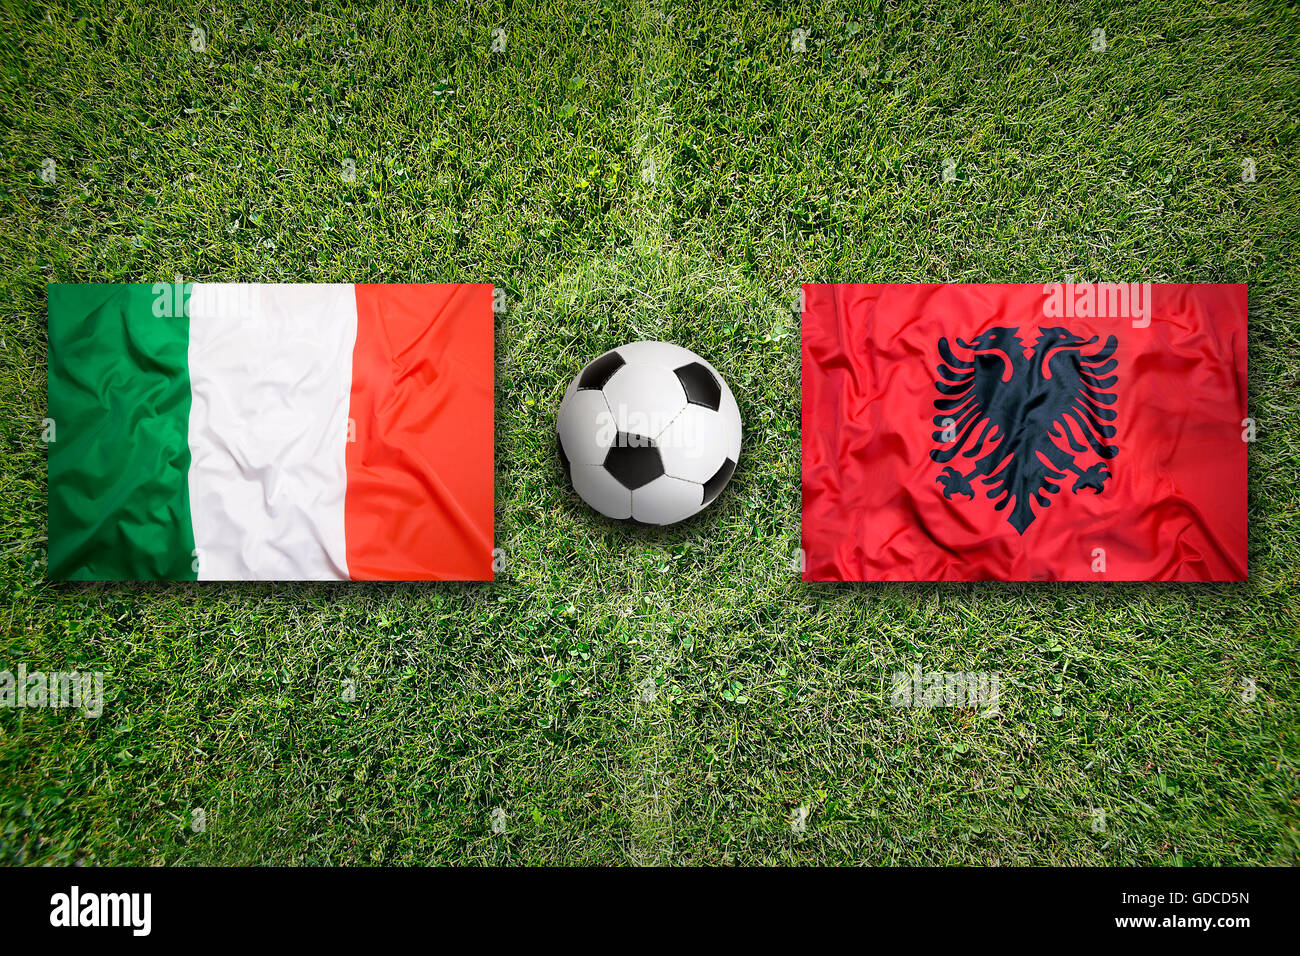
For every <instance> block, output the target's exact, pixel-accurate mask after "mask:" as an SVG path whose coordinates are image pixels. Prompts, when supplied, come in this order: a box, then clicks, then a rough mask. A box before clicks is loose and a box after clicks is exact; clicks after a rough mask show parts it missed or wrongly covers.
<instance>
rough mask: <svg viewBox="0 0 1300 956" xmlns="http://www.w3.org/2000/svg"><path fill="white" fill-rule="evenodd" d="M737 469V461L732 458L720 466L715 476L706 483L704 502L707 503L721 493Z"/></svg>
mask: <svg viewBox="0 0 1300 956" xmlns="http://www.w3.org/2000/svg"><path fill="white" fill-rule="evenodd" d="M735 470H736V463H735V462H734V461H732V460H731V459H730V458H728V459H727V460H726V461H724V462H723V463H722V464H721V465H719V466H718V470H717V471H715V472H714V473H713V477H712V478H710V479H709V480H708V481H706V482H705V483H704V503H705V504H706V505H707V504H708V503H709V502H710V501H712V500H713V499H714V498H716V497H718V495H719V494H721V492H722V489H723V488H724V487H726V484H727V482H728V481H730V480H731V475H732V473H733V472H735Z"/></svg>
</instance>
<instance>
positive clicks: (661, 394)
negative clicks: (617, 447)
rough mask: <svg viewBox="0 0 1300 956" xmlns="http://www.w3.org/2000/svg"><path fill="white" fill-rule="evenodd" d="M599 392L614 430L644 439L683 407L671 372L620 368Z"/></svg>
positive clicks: (683, 398)
mask: <svg viewBox="0 0 1300 956" xmlns="http://www.w3.org/2000/svg"><path fill="white" fill-rule="evenodd" d="M619 354H620V355H621V354H622V352H621V351H620V352H619ZM602 391H603V392H604V393H605V401H606V402H608V403H609V410H610V412H612V413H613V415H614V421H615V422H617V423H618V430H619V431H621V432H629V433H631V434H635V435H641V436H643V437H645V438H653V437H654V436H655V435H657V434H658V433H659V432H661V431H663V430H664V429H665V428H667V427H668V425H669V424H670V423H671V422H672V420H673V419H674V418H676V417H677V414H678V413H679V412H680V411H681V410H682V409H683V408H685V407H686V392H685V391H684V390H683V389H682V383H681V382H680V381H678V379H677V376H676V375H674V374H673V372H672V369H667V368H662V367H653V366H649V365H624V366H623V367H622V368H620V369H619V370H618V371H617V372H615V373H614V374H613V376H611V377H610V380H609V381H608V382H606V383H605V387H604V388H603V389H602Z"/></svg>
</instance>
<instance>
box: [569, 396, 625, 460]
mask: <svg viewBox="0 0 1300 956" xmlns="http://www.w3.org/2000/svg"><path fill="white" fill-rule="evenodd" d="M556 424H557V426H558V428H559V430H560V442H561V444H563V445H564V453H565V454H566V455H568V456H569V462H570V463H571V464H574V465H599V464H600V463H601V462H603V461H604V460H605V454H606V452H608V451H609V446H610V445H612V444H614V439H615V438H616V437H617V430H616V429H615V428H614V419H613V416H612V415H610V413H609V405H607V404H606V403H605V396H604V395H603V394H601V393H600V392H597V391H594V390H592V389H583V390H582V391H580V392H574V393H573V394H572V395H571V396H570V397H569V398H568V399H567V400H565V402H564V403H563V404H562V405H561V406H560V414H559V416H558V417H557V422H556Z"/></svg>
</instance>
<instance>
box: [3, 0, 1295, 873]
mask: <svg viewBox="0 0 1300 956" xmlns="http://www.w3.org/2000/svg"><path fill="white" fill-rule="evenodd" d="M332 6H333V5H331V4H320V3H314V4H311V7H312V8H313V12H305V13H289V14H285V13H284V12H282V8H281V5H272V4H269V3H250V4H247V5H242V6H232V5H228V4H216V5H213V4H205V5H201V6H199V5H196V6H192V7H190V6H173V5H171V4H169V3H166V2H159V3H150V4H141V5H140V8H139V9H133V10H125V11H124V12H123V13H122V14H121V15H118V13H117V12H116V7H115V6H114V7H113V8H112V9H111V10H109V11H108V12H106V8H99V7H92V6H79V5H73V4H41V3H34V4H27V5H19V4H15V3H13V2H12V0H10V2H6V3H4V4H3V5H0V33H2V35H3V36H4V38H5V39H4V42H3V43H0V114H2V116H3V122H2V123H0V213H2V215H0V238H2V242H0V283H2V284H3V285H2V288H3V291H4V294H3V296H0V338H2V339H3V345H2V346H0V437H2V439H3V443H4V465H3V471H2V474H0V528H2V529H3V531H2V535H0V574H2V578H3V580H2V581H0V592H2V593H3V606H2V608H0V621H2V623H3V627H2V628H0V669H4V668H10V669H16V668H17V665H18V663H19V662H25V663H26V664H27V666H28V667H29V669H36V668H39V667H44V668H48V669H67V668H81V669H87V670H90V669H101V670H105V671H107V672H108V678H107V682H106V683H107V688H108V691H109V693H110V695H111V696H110V701H109V703H108V704H107V706H106V708H105V712H104V714H103V716H102V717H100V718H99V719H97V720H90V719H86V718H83V717H79V716H74V715H68V714H66V713H62V712H52V711H33V710H26V711H16V710H0V862H5V863H51V864H59V863H72V862H78V861H84V862H87V863H149V864H154V863H171V864H197V863H218V864H225V863H250V862H264V863H330V864H335V863H435V862H443V863H500V864H506V863H535V864H541V863H670V864H686V863H722V862H734V863H775V862H792V863H859V862H861V863H974V864H979V863H1041V864H1168V863H1177V862H1182V863H1188V864H1246V863H1294V862H1296V860H1297V857H1300V812H1298V809H1297V801H1298V800H1300V786H1298V785H1297V761H1298V759H1300V721H1298V719H1297V704H1298V703H1300V693H1298V688H1297V671H1298V667H1300V665H1297V643H1300V642H1298V640H1297V638H1298V637H1300V600H1298V599H1300V572H1298V570H1297V569H1298V568H1300V500H1298V496H1297V490H1296V489H1297V488H1298V487H1300V451H1298V450H1297V449H1298V448H1300V425H1298V424H1297V422H1298V421H1300V413H1298V412H1297V406H1298V404H1300V378H1298V373H1297V368H1298V367H1300V363H1298V361H1297V355H1300V319H1297V306H1298V305H1300V303H1298V302H1297V295H1296V288H1297V280H1298V279H1300V275H1298V273H1300V267H1298V266H1297V263H1300V242H1298V241H1297V236H1300V216H1298V215H1297V213H1298V210H1300V184H1298V182H1297V173H1298V170H1297V148H1296V141H1297V126H1298V116H1300V114H1297V105H1296V104H1297V103H1298V102H1300V63H1298V62H1297V45H1296V42H1295V38H1296V36H1297V35H1300V13H1298V12H1297V11H1295V10H1287V9H1285V8H1284V5H1283V4H1278V3H1268V2H1262V0H1261V2H1244V0H1243V2H1236V3H1224V4H1210V3H1198V2H1189V0H1172V2H1167V0H1133V2H1128V3H1112V2H1107V3H1101V2H1095V3H1089V2H1079V3H1053V2H1048V0H1041V2H1020V3H1014V4H1004V3H996V2H993V0H953V2H949V3H944V4H915V5H907V4H902V3H889V4H871V3H866V4H862V5H861V9H858V10H854V9H853V8H852V7H851V6H849V5H836V6H835V7H834V8H833V9H832V8H830V7H823V6H821V5H813V4H790V5H786V4H781V5H777V4H770V3H752V4H741V3H732V4H729V5H728V8H727V9H725V10H724V9H721V8H720V9H719V10H717V11H716V12H714V13H711V14H702V13H700V12H698V5H697V4H692V3H685V2H680V0H672V2H667V0H666V2H659V3H655V2H640V0H630V2H628V3H608V4H605V5H603V6H602V5H599V4H596V3H579V2H574V3H571V4H569V3H564V2H557V3H543V4H532V3H527V4H501V3H491V2H489V3H484V4H471V5H468V6H467V5H465V4H461V3H455V4H452V3H447V4H441V5H437V6H431V7H429V8H426V9H423V10H421V11H420V12H418V13H417V12H414V11H412V10H410V9H408V8H407V7H404V6H397V5H393V4H389V3H381V5H379V6H378V7H375V6H374V5H373V4H371V3H369V2H367V3H355V4H352V5H351V7H350V9H348V10H347V12H346V13H330V12H327V11H328V10H329V9H331V8H332ZM195 24H196V25H198V26H199V27H201V28H202V29H203V30H205V31H206V37H207V46H206V50H205V51H204V52H202V53H198V52H195V51H194V50H192V49H191V47H190V42H189V41H190V33H191V29H192V25H195ZM497 27H502V28H504V29H505V30H506V31H507V49H506V51H505V52H504V53H501V54H494V53H492V52H491V50H490V45H491V43H492V31H493V30H494V29H495V28H497ZM795 28H802V29H805V30H806V31H807V33H808V43H807V49H806V52H803V53H797V52H794V51H792V50H791V31H792V30H793V29H795ZM1094 28H1104V29H1105V31H1106V36H1107V43H1108V49H1107V50H1106V52H1104V53H1094V52H1093V51H1092V50H1091V49H1090V42H1091V31H1092V30H1093V29H1094ZM1247 157H1249V158H1252V159H1253V160H1254V162H1255V164H1256V168H1257V175H1256V181H1255V182H1253V183H1244V182H1243V181H1242V163H1243V161H1244V159H1246V158H1247ZM47 159H52V160H53V161H54V164H55V170H56V181H55V182H52V183H48V182H44V181H43V180H42V178H41V172H42V164H43V163H44V161H45V160H47ZM347 160H352V161H353V162H354V163H355V166H356V169H357V175H356V177H355V180H354V181H352V182H347V181H345V180H344V178H343V176H342V173H343V170H344V163H345V162H346V161H347ZM945 160H951V161H952V163H954V164H955V173H956V178H955V180H954V181H945V178H944V176H943V169H944V163H945ZM647 163H649V164H652V166H653V173H654V174H653V176H649V175H647V174H648V173H649V172H650V171H651V168H652V167H651V166H650V165H647ZM1071 274H1072V275H1074V276H1076V277H1080V278H1082V277H1087V278H1092V279H1097V280H1118V279H1139V278H1141V279H1148V280H1152V281H1234V282H1239V281H1245V282H1249V283H1250V322H1251V339H1250V396H1251V409H1252V414H1253V415H1254V416H1255V417H1256V418H1257V419H1258V421H1259V429H1260V430H1259V440H1258V442H1257V444H1255V445H1254V446H1253V447H1252V449H1251V465H1250V473H1251V511H1250V515H1251V545H1250V571H1251V578H1250V582H1249V583H1248V584H1245V585H1232V586H1226V585H1225V586H1154V585H1153V586H1135V585H1114V586H1089V585H1056V586H1050V585H1002V586H1000V585H991V584H990V585H943V586H934V585H912V586H908V585H890V586H830V585H805V584H801V583H800V582H799V581H798V580H797V576H796V575H795V574H794V573H793V572H792V571H791V569H790V560H791V555H792V552H793V550H794V548H795V547H796V546H797V541H798V532H799V487H798V486H799V426H798V412H799V364H798V324H797V316H795V315H794V314H792V312H791V311H790V304H791V303H792V302H793V300H794V298H795V295H796V292H797V289H798V286H799V283H800V282H803V281H828V280H840V281H884V280H892V281H918V280H924V281H999V280H1001V281H1035V282H1042V281H1045V280H1049V279H1061V278H1063V277H1065V276H1066V275H1071ZM176 275H182V276H185V277H186V278H187V279H189V278H193V279H204V280H227V281H235V280H242V281H250V280H263V281H299V282H301V281H354V280H355V281H372V282H383V281H462V280H464V281H493V282H495V283H496V284H497V285H498V286H499V287H503V288H505V289H506V290H508V296H509V302H508V308H507V311H506V312H505V313H504V314H503V315H501V316H500V317H499V320H498V331H497V336H498V338H497V341H498V357H497V367H498V390H497V433H498V441H497V459H498V468H497V500H498V516H497V539H498V544H499V545H500V546H501V547H503V548H504V549H505V551H506V555H507V561H508V567H507V569H506V571H505V573H504V574H502V575H501V579H500V580H499V581H498V582H496V583H495V584H493V585H489V586H413V585H404V584H399V585H388V586H354V587H343V586H306V585H244V586H197V585H181V586H144V587H141V586H70V585H57V584H49V583H46V582H45V581H44V579H43V568H42V567H41V564H40V562H41V560H42V558H43V554H44V544H43V536H44V535H45V502H44V497H45V461H44V459H45V452H44V447H43V445H42V444H41V442H40V422H39V419H40V418H41V417H42V416H43V414H44V409H45V384H44V383H45V318H44V307H45V285H46V283H47V282H54V281H160V280H170V279H172V278H173V277H174V276H176ZM650 337H653V338H664V339H669V340H672V341H676V342H680V343H681V344H683V345H686V346H689V347H691V348H693V349H695V350H697V351H699V352H700V353H701V354H703V355H705V356H706V357H707V358H709V359H710V360H711V361H712V362H714V363H715V364H716V365H717V366H718V367H719V368H720V369H722V370H723V371H724V373H725V374H726V375H727V376H728V378H729V380H730V382H731V384H732V387H733V389H734V390H735V392H736V394H737V396H738V398H739V400H740V405H741V410H742V414H743V415H744V418H745V422H746V427H747V434H746V444H745V448H744V455H743V460H742V462H741V467H740V469H739V471H738V472H737V474H736V477H735V479H734V480H733V482H732V484H731V486H730V487H729V488H728V490H727V492H726V493H725V494H724V495H723V497H722V498H721V499H719V501H718V502H717V503H716V504H715V505H714V506H713V507H712V508H711V509H709V511H707V512H706V513H705V514H704V515H702V516H701V517H700V518H698V519H695V520H693V521H692V522H689V523H687V524H686V525H684V526H682V527H679V528H676V529H672V530H664V531H657V532H654V531H652V532H647V531H646V530H645V529H640V528H628V527H623V526H618V525H614V524H610V523H607V522H605V521H602V520H600V519H599V518H597V517H596V516H594V514H593V513H592V512H590V511H589V510H587V509H585V508H584V507H583V506H582V505H581V504H580V502H578V501H577V499H576V498H575V496H574V495H573V493H572V492H571V491H570V490H569V488H568V487H567V485H566V484H565V482H564V480H563V478H562V476H561V474H560V472H559V469H558V465H557V463H556V461H555V460H554V438H553V427H554V412H555V408H556V406H557V404H558V401H559V398H560V395H561V394H562V392H563V388H564V386H565V385H566V384H567V381H568V379H569V377H570V376H571V375H572V374H573V373H574V372H575V371H576V370H577V368H578V367H579V366H580V364H581V363H582V362H583V361H584V360H586V359H587V358H589V357H591V356H593V355H595V354H597V353H599V352H601V351H603V350H604V349H606V348H609V347H611V346H614V345H617V344H619V343H621V342H624V341H628V340H632V339H639V338H650ZM916 663H920V664H921V665H922V666H924V667H926V668H927V669H931V670H988V671H998V672H1000V673H1001V674H1002V679H1003V691H1002V697H1001V706H1000V713H998V714H995V715H989V714H981V713H976V712H973V711H970V710H933V711H924V710H907V709H898V708H894V707H891V706H890V702H889V695H890V675H891V674H892V673H893V672H895V671H897V670H905V669H908V668H910V667H911V666H912V665H913V664H916ZM346 679H351V680H352V681H354V682H355V686H356V690H357V696H356V700H355V701H348V700H346V699H345V698H344V696H343V694H342V692H341V687H342V682H343V681H344V680H346ZM1245 680H1252V681H1254V682H1255V685H1256V686H1257V688H1258V692H1257V696H1256V697H1255V698H1254V700H1253V701H1250V702H1247V701H1246V700H1244V699H1243V695H1242V691H1241V685H1242V682H1243V681H1245ZM496 808H500V809H501V810H503V811H504V813H505V819H504V832H501V833H494V832H493V828H492V825H491V815H492V812H493V811H494V809H496ZM800 808H804V809H805V810H806V811H807V818H806V827H805V828H803V829H802V830H800V829H799V828H797V827H795V826H792V823H791V821H792V818H794V817H795V816H797V815H798V814H799V812H800ZM195 809H203V810H205V811H206V814H207V818H208V824H207V828H206V830H205V831H204V832H193V829H192V827H191V825H190V824H191V813H192V811H193V810H195ZM1098 809H1100V810H1104V811H1105V813H1106V821H1107V826H1106V829H1105V831H1104V832H1094V831H1093V827H1092V824H1093V820H1094V816H1093V812H1094V810H1098Z"/></svg>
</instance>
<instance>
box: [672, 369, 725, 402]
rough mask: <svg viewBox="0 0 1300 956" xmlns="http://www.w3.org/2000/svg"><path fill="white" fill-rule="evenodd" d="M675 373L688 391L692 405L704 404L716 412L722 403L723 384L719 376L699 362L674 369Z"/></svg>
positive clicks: (684, 389)
mask: <svg viewBox="0 0 1300 956" xmlns="http://www.w3.org/2000/svg"><path fill="white" fill-rule="evenodd" d="M673 374H674V375H676V376H677V380H678V381H679V382H681V383H682V390H683V391H685V392H686V400H687V401H688V402H690V403H691V404H692V405H703V406H704V407H705V408H711V409H713V410H714V411H715V412H716V411H717V410H718V406H719V405H721V404H722V385H721V383H719V382H718V379H717V376H715V375H714V374H713V373H712V372H710V371H709V370H708V369H707V368H705V367H704V366H703V365H701V364H700V363H699V362H692V363H691V364H690V365H683V366H682V367H681V368H678V369H673Z"/></svg>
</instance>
